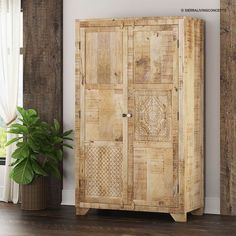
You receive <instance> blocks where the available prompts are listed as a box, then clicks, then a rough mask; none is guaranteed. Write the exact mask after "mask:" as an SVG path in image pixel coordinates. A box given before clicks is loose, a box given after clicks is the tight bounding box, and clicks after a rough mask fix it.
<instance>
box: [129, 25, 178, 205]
mask: <svg viewBox="0 0 236 236" xmlns="http://www.w3.org/2000/svg"><path fill="white" fill-rule="evenodd" d="M177 39H178V28H177V27H176V26H174V25H172V26H171V25H170V26H168V27H165V28H163V27H161V26H160V27H158V26H153V27H136V28H135V29H131V28H130V30H129V40H130V41H131V42H130V43H129V45H130V46H129V50H130V51H129V52H128V54H130V52H131V51H133V52H134V54H133V57H130V58H129V60H130V61H129V62H130V63H129V65H130V66H129V68H128V70H129V71H133V74H131V73H130V75H131V76H130V77H129V80H128V81H129V84H128V87H129V90H128V110H129V112H130V113H132V114H133V117H132V119H129V124H128V125H129V157H131V156H132V161H131V164H132V166H133V177H132V178H130V179H129V181H132V182H133V201H134V203H135V204H137V205H145V206H158V207H176V206H177V205H178V195H179V193H178V182H179V180H178V176H179V175H178V106H179V105H178V104H179V103H178V44H177ZM132 60H133V62H132V63H131V61H132ZM132 75H133V76H132ZM141 85H142V86H141Z"/></svg>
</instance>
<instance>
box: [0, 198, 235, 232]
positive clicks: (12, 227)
mask: <svg viewBox="0 0 236 236" xmlns="http://www.w3.org/2000/svg"><path fill="white" fill-rule="evenodd" d="M188 219H189V220H188V223H175V222H174V221H173V219H172V218H171V217H170V216H169V215H168V214H157V213H133V212H121V211H104V210H99V211H97V210H90V212H89V213H88V215H87V216H75V209H74V207H70V206H62V207H61V208H60V209H58V210H46V211H38V212H27V211H21V210H20V206H19V205H17V206H15V205H12V204H5V203H0V236H9V235H22V236H28V235H40V236H61V235H68V236H74V235H82V236H83V235H85V236H90V235H92V236H97V235H104V236H106V235H123V236H130V235H142V236H147V235H157V236H167V235H168V236H169V235H171V236H175V235H177V236H194V235H197V236H200V235H207V236H209V235H214V236H221V235H222V236H228V235H232V236H236V217H232V216H231V217H230V216H219V215H204V216H192V215H189V217H188Z"/></svg>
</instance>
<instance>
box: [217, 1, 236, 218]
mask: <svg viewBox="0 0 236 236" xmlns="http://www.w3.org/2000/svg"><path fill="white" fill-rule="evenodd" d="M221 8H222V9H226V11H222V12H221V16H220V27H221V36H220V41H221V44H220V46H221V54H220V60H221V63H220V65H221V72H220V142H221V162H220V163H221V176H220V178H221V180H220V183H221V187H220V190H221V194H220V195H221V197H220V199H221V214H224V215H236V165H235V163H236V155H235V154H236V152H235V151H236V149H235V146H236V145H235V143H236V136H235V115H236V109H235V106H236V98H235V86H236V79H235V76H236V70H235V68H236V57H235V55H236V46H235V45H236V2H235V1H233V0H221Z"/></svg>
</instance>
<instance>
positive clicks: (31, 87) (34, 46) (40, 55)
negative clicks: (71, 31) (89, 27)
mask: <svg viewBox="0 0 236 236" xmlns="http://www.w3.org/2000/svg"><path fill="white" fill-rule="evenodd" d="M62 7H63V1H62V0H50V1H48V0H23V1H22V8H23V15H24V23H23V25H24V27H23V28H24V40H23V41H24V50H23V52H24V69H23V72H24V94H23V97H24V107H25V108H33V109H36V110H37V111H38V112H39V115H40V117H41V118H42V119H43V120H45V121H47V122H53V119H57V120H58V121H59V123H60V124H61V127H62V123H63V122H62V118H63V115H62V113H63V109H62V98H63V88H62V85H63V84H62ZM61 172H62V167H61ZM48 180H49V181H48V182H49V183H48V206H50V207H58V206H59V205H60V204H61V199H62V193H61V192H62V180H59V179H57V178H53V177H51V178H49V179H48Z"/></svg>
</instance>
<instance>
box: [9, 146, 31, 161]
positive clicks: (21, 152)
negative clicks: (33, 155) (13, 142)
mask: <svg viewBox="0 0 236 236" xmlns="http://www.w3.org/2000/svg"><path fill="white" fill-rule="evenodd" d="M29 154H30V150H29V147H28V145H27V144H26V143H24V145H23V146H21V147H18V148H17V149H16V150H15V151H14V152H13V154H12V157H13V158H15V159H21V158H27V157H29Z"/></svg>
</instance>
